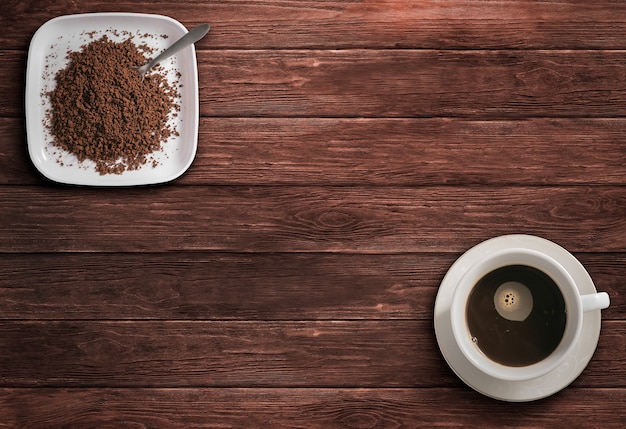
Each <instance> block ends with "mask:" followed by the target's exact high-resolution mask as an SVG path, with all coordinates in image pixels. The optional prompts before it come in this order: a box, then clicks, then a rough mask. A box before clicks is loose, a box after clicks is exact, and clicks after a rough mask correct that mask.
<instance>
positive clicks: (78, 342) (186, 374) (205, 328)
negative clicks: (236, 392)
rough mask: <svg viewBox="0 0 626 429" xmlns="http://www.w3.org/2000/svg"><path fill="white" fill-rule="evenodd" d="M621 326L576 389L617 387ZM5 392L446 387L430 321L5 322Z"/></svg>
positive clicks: (448, 379) (625, 332) (611, 329)
mask: <svg viewBox="0 0 626 429" xmlns="http://www.w3.org/2000/svg"><path fill="white" fill-rule="evenodd" d="M624 353H626V322H624V321H605V322H604V323H603V330H602V336H601V340H600V342H599V344H598V348H597V350H596V353H595V355H594V358H593V360H592V361H591V362H590V363H589V366H587V368H585V371H584V373H583V374H581V376H580V377H579V378H578V379H577V380H576V381H575V384H574V385H573V388H577V387H604V388H625V387H626V368H625V367H624V365H622V362H621V361H620V360H616V359H615V358H614V357H615V356H616V355H618V356H623V354H624ZM0 384H1V385H2V386H12V387H42V386H48V387H59V386H64V387H71V386H74V387H133V386H134V387H137V386H143V387H173V386H175V387H272V386H280V387H353V388H356V387H451V386H457V387H458V386H461V385H462V382H461V381H460V380H459V379H458V378H457V377H456V376H455V375H454V373H453V372H452V371H451V370H450V369H449V368H448V367H447V366H446V365H445V362H444V361H443V358H442V356H441V354H440V352H439V349H438V346H437V343H436V341H435V338H434V335H433V323H432V321H430V320H418V321H415V320H395V321H394V320H384V321H383V320H378V321H376V320H356V321H268V322H265V321H243V322H238V321H178V322H174V321H165V322H163V321H144V322H139V321H134V322H133V321H5V322H3V323H2V324H1V325H0Z"/></svg>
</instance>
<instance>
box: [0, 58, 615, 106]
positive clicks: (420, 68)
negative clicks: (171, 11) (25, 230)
mask: <svg viewBox="0 0 626 429" xmlns="http://www.w3.org/2000/svg"><path fill="white" fill-rule="evenodd" d="M0 55H1V56H2V57H3V63H4V64H3V67H2V69H0V90H1V91H2V93H3V94H6V95H5V97H6V99H5V100H4V101H3V103H2V104H0V115H1V116H15V117H17V116H20V115H22V112H23V87H22V86H20V85H15V82H16V81H22V80H23V76H24V63H25V54H24V52H23V51H6V50H5V51H2V52H0ZM197 57H198V64H199V66H198V69H199V71H198V73H199V79H200V113H201V115H202V116H212V117H319V116H321V117H433V116H435V117H439V116H444V117H468V118H528V117H538V116H543V117H625V116H626V108H625V107H624V106H625V105H626V89H625V88H624V87H623V86H622V85H621V84H620V82H623V81H624V80H626V64H625V63H624V61H623V57H624V53H623V52H620V51H584V55H583V56H582V57H581V53H580V52H573V51H535V50H533V51H437V50H375V49H350V50H254V51H241V50H211V51H208V50H204V51H199V52H198V55H197ZM398 94H402V96H401V97H398V96H397V95H398Z"/></svg>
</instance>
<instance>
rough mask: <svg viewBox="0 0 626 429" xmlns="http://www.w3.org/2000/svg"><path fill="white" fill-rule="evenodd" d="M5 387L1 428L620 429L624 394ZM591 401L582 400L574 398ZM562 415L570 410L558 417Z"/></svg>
mask: <svg viewBox="0 0 626 429" xmlns="http://www.w3.org/2000/svg"><path fill="white" fill-rule="evenodd" d="M40 392H41V393H39V394H38V393H36V391H35V392H34V391H33V390H32V389H14V388H9V389H2V390H1V391H0V413H1V414H2V415H3V416H4V418H3V422H2V423H0V427H11V428H28V429H39V428H48V427H50V426H54V427H94V426H97V427H110V428H117V427H120V426H124V427H159V428H164V429H169V428H180V427H194V428H216V427H219V428H239V427H241V428H244V427H272V428H276V429H282V428H311V429H328V428H331V429H332V428H343V429H349V428H352V429H354V428H384V429H386V428H398V427H429V428H433V427H469V426H471V427H476V426H480V427H525V428H527V427H532V428H535V427H537V428H541V427H551V428H558V429H561V428H569V427H576V428H584V429H595V428H597V427H605V428H610V429H621V428H622V427H623V426H622V422H623V421H624V419H625V418H626V413H625V411H624V407H623V406H622V405H623V402H624V401H625V400H626V391H625V389H576V390H572V389H567V390H564V391H562V392H560V393H558V394H557V395H556V396H554V397H552V398H548V399H547V400H544V401H541V402H531V403H526V404H506V403H496V402H495V401H492V400H488V399H486V398H484V397H481V396H480V395H478V394H477V393H475V392H472V391H470V390H469V389H464V388H432V389H431V388H429V389H415V388H409V389H407V388H395V389H394V388H391V389H367V388H363V389H342V388H333V389H311V388H307V389H263V388H246V389H241V388H235V389H206V388H203V389H167V388H165V389H145V388H140V389H41V390H40ZM591 397H593V399H594V400H589V401H585V400H583V401H581V398H591ZM564 409H567V410H576V412H563V410H564Z"/></svg>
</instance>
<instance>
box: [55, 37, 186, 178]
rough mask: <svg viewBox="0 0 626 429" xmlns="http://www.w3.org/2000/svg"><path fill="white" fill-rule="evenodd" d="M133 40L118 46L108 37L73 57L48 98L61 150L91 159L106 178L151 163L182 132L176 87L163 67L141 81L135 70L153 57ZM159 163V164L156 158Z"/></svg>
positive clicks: (57, 79)
mask: <svg viewBox="0 0 626 429" xmlns="http://www.w3.org/2000/svg"><path fill="white" fill-rule="evenodd" d="M147 49H148V48H147V47H146V46H143V47H142V49H139V48H138V47H137V46H136V45H135V44H134V42H133V39H132V37H131V38H128V39H127V40H125V41H123V42H114V41H112V40H110V39H109V38H108V37H107V36H106V35H104V36H102V37H101V38H99V39H97V40H94V41H92V42H90V43H89V44H86V45H84V46H82V49H81V50H80V51H75V52H70V53H68V59H69V63H68V65H67V66H66V67H65V68H64V69H62V70H60V71H59V72H58V73H57V74H56V76H55V81H56V86H55V87H54V89H53V90H52V91H50V92H48V96H49V98H50V104H51V109H50V112H49V113H50V114H49V117H48V126H49V128H50V131H51V134H52V136H53V139H54V142H53V144H54V145H55V146H58V147H61V148H63V149H65V150H67V151H69V152H71V153H73V154H75V155H76V157H77V158H78V160H79V161H80V162H82V161H84V160H87V159H89V160H91V161H93V162H95V164H96V170H97V171H98V172H99V173H100V174H111V173H115V174H121V173H122V172H124V171H125V170H134V169H137V168H139V167H141V166H142V165H144V164H145V163H146V162H147V161H148V155H149V154H151V153H153V152H154V151H158V150H160V149H161V147H162V146H161V145H162V144H163V143H165V142H166V141H167V139H168V138H169V137H170V136H171V135H172V134H175V133H176V129H175V128H174V127H173V126H171V125H170V124H169V117H170V114H174V115H175V114H176V111H177V110H179V106H178V105H177V103H176V98H177V89H176V84H175V83H174V84H170V83H169V82H168V79H167V77H166V73H165V72H164V70H162V69H156V70H153V71H152V72H151V73H148V74H147V75H146V76H145V78H144V79H143V81H142V79H141V77H140V76H139V74H138V73H137V72H136V70H134V69H133V67H136V66H139V65H142V64H144V63H145V62H147V61H148V59H149V58H147V57H146V50H147ZM153 162H155V161H154V160H153Z"/></svg>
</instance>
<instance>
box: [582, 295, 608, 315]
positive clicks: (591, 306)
mask: <svg viewBox="0 0 626 429" xmlns="http://www.w3.org/2000/svg"><path fill="white" fill-rule="evenodd" d="M580 300H581V301H582V304H583V312H587V311H593V310H603V309H605V308H607V307H608V306H609V305H610V304H611V300H610V299H609V294H608V293H606V292H600V293H590V294H588V295H581V296H580Z"/></svg>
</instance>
